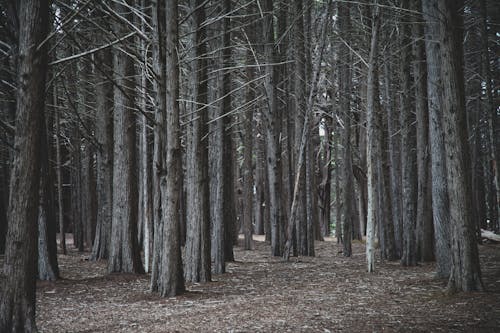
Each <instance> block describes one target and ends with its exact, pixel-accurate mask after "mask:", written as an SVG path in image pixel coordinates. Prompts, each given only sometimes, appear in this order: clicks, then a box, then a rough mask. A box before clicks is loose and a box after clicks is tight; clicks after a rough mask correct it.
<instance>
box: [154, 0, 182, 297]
mask: <svg viewBox="0 0 500 333" xmlns="http://www.w3.org/2000/svg"><path fill="white" fill-rule="evenodd" d="M165 11H166V15H165V19H166V43H165V49H166V66H165V69H166V73H167V74H168V75H169V77H168V79H167V81H166V85H165V88H166V98H167V99H166V109H165V111H166V113H165V118H164V124H163V125H164V127H163V128H164V129H165V130H164V131H163V133H162V136H163V138H162V142H163V144H164V156H165V169H164V170H162V173H161V178H160V188H161V211H162V223H163V230H162V240H163V242H162V243H160V244H155V246H159V247H160V249H161V250H160V251H161V260H160V267H159V277H158V284H157V290H158V292H159V293H160V295H161V296H163V297H165V296H175V295H178V294H180V293H182V292H183V291H184V290H185V286H184V273H183V269H182V258H181V245H180V237H179V224H180V214H179V197H180V192H181V186H180V185H181V183H180V178H181V177H182V170H181V165H180V162H181V147H180V123H179V101H178V99H179V61H178V55H177V48H178V38H179V36H178V19H179V17H178V2H177V0H167V1H166V2H165Z"/></svg>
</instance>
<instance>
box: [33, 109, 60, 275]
mask: <svg viewBox="0 0 500 333" xmlns="http://www.w3.org/2000/svg"><path fill="white" fill-rule="evenodd" d="M46 118H47V119H45V121H44V122H43V123H42V138H41V140H42V142H41V145H42V147H41V151H42V154H41V161H40V163H41V170H40V189H39V193H40V194H39V199H40V204H39V206H38V274H37V277H38V278H39V279H40V280H49V281H54V280H57V279H58V278H59V266H58V263H57V241H56V225H55V223H56V214H55V210H54V207H55V201H54V187H53V183H54V172H53V169H52V168H51V167H50V159H51V157H52V149H51V145H50V137H51V136H52V133H51V130H49V129H51V128H52V124H51V122H50V120H49V115H48V114H47V113H46Z"/></svg>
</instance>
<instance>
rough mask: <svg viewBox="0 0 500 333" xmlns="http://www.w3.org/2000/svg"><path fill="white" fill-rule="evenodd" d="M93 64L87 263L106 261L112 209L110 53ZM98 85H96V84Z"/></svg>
mask: <svg viewBox="0 0 500 333" xmlns="http://www.w3.org/2000/svg"><path fill="white" fill-rule="evenodd" d="M96 61H97V62H98V63H100V64H102V71H103V72H102V73H99V74H97V73H96V74H95V75H96V80H98V82H95V87H96V90H95V97H96V128H95V131H96V133H95V137H96V140H97V142H98V144H99V149H98V151H97V152H96V162H97V163H96V165H97V170H96V192H97V220H96V231H95V238H94V245H93V246H92V253H91V255H90V259H91V260H100V259H107V258H108V257H109V248H110V237H111V219H112V213H113V212H112V208H113V207H112V205H113V104H112V98H113V88H112V87H113V86H112V83H111V82H110V80H109V76H110V74H108V71H107V69H108V68H111V67H112V55H111V50H110V49H105V50H102V51H101V52H99V53H97V54H96ZM97 83H99V84H97Z"/></svg>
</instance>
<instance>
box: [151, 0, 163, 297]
mask: <svg viewBox="0 0 500 333" xmlns="http://www.w3.org/2000/svg"><path fill="white" fill-rule="evenodd" d="M165 15H166V13H165V3H164V2H163V1H162V2H158V1H153V2H152V8H151V21H152V23H151V24H152V27H153V28H152V30H153V33H152V35H153V38H152V39H153V42H152V44H153V45H152V52H151V53H152V63H153V72H154V74H155V77H156V79H155V80H153V94H154V101H155V126H154V133H153V135H154V138H153V181H152V183H153V184H152V192H153V193H152V196H153V257H152V263H151V284H150V287H151V291H158V280H159V278H160V263H161V258H162V248H163V221H162V197H161V195H162V193H161V190H160V178H161V176H162V174H163V173H164V170H165V169H164V161H165V156H164V153H165V151H164V150H165V149H164V145H165V142H164V141H163V135H164V132H165V131H166V128H165V117H166V102H167V101H166V92H165V84H166V82H167V79H166V69H165V52H166V51H165V42H166V40H165V39H166V38H165V24H166V20H165Z"/></svg>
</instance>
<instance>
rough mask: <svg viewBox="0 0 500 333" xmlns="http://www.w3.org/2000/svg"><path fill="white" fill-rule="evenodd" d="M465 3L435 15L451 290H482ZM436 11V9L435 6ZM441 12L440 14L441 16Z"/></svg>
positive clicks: (442, 6)
mask: <svg viewBox="0 0 500 333" xmlns="http://www.w3.org/2000/svg"><path fill="white" fill-rule="evenodd" d="M462 5H463V3H461V1H452V0H446V1H442V2H440V3H439V5H438V8H437V9H438V11H437V12H435V11H434V12H433V13H432V14H434V15H435V16H437V17H439V18H440V20H439V21H440V39H439V41H440V44H441V78H442V83H443V100H442V108H441V109H442V110H443V111H442V112H443V125H444V126H443V129H444V133H445V137H444V144H445V151H446V171H447V172H446V175H447V177H446V178H447V181H448V196H449V199H450V200H449V203H450V222H451V223H450V225H451V231H452V232H451V234H452V242H451V252H452V256H451V262H452V266H451V274H450V279H449V283H448V288H449V290H455V289H457V290H461V291H474V290H482V289H483V285H482V282H481V270H480V267H479V254H478V249H477V243H476V235H475V231H474V221H473V218H472V209H473V207H472V193H471V186H470V180H469V177H468V170H469V165H468V164H469V163H468V156H469V155H468V154H469V147H468V143H467V140H468V136H467V128H466V114H465V92H464V89H465V88H464V75H463V70H462V60H463V59H462V56H463V45H462V29H463V21H462V17H461V13H460V12H459V11H460V10H462ZM432 8H433V9H435V7H432ZM438 13H439V15H437V14H438Z"/></svg>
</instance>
